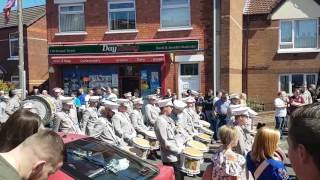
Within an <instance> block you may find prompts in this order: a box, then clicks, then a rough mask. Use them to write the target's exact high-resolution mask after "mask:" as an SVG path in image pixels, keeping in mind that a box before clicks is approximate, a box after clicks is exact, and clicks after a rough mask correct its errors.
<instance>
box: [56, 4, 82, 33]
mask: <svg viewBox="0 0 320 180" xmlns="http://www.w3.org/2000/svg"><path fill="white" fill-rule="evenodd" d="M59 13H60V14H59V16H60V17H59V29H60V32H83V31H85V16H84V4H73V5H60V6H59Z"/></svg>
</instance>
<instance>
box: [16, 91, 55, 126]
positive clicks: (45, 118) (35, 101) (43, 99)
mask: <svg viewBox="0 0 320 180" xmlns="http://www.w3.org/2000/svg"><path fill="white" fill-rule="evenodd" d="M25 103H32V105H33V108H32V110H34V111H35V113H37V114H38V115H39V116H40V117H41V120H42V123H43V125H44V126H47V125H50V124H51V122H52V119H53V117H54V114H55V113H56V104H55V102H54V99H53V98H51V97H47V96H42V95H40V96H29V97H27V98H26V99H25V100H23V101H22V103H21V104H22V105H23V104H25Z"/></svg>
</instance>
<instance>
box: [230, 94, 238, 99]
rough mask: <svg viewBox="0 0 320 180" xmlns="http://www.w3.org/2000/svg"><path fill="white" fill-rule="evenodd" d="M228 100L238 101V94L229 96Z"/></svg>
mask: <svg viewBox="0 0 320 180" xmlns="http://www.w3.org/2000/svg"><path fill="white" fill-rule="evenodd" d="M230 99H240V96H239V94H231V95H230Z"/></svg>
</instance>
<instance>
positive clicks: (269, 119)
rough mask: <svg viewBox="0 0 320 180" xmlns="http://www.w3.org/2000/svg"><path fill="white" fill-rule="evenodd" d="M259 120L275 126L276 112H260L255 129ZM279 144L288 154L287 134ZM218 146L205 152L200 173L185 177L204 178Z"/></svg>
mask: <svg viewBox="0 0 320 180" xmlns="http://www.w3.org/2000/svg"><path fill="white" fill-rule="evenodd" d="M259 122H260V123H265V124H266V126H268V127H272V128H274V127H275V120H274V112H273V111H268V112H262V113H259V115H258V116H257V117H256V118H255V119H254V129H255V127H256V125H257V124H258V123H259ZM279 146H280V147H281V149H282V150H284V152H285V153H286V154H287V152H288V143H287V136H286V135H284V136H283V138H282V139H281V142H280V145H279ZM216 148H217V145H215V144H213V145H210V151H209V152H208V153H205V154H204V162H203V163H202V164H201V167H200V170H201V172H200V174H198V175H195V176H192V177H189V176H187V175H186V176H185V177H184V179H185V180H198V179H202V175H203V173H204V171H205V170H206V168H207V166H208V165H209V164H210V163H211V156H212V151H213V150H214V149H216ZM157 153H158V154H159V155H160V152H157ZM147 161H148V162H150V163H152V164H159V163H161V160H160V159H157V160H149V159H148V160H147ZM286 164H287V165H286V166H287V170H288V173H289V175H290V177H291V179H297V178H296V176H295V174H294V171H293V169H292V168H291V165H290V162H289V160H288V162H287V163H286Z"/></svg>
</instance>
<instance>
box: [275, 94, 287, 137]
mask: <svg viewBox="0 0 320 180" xmlns="http://www.w3.org/2000/svg"><path fill="white" fill-rule="evenodd" d="M287 103H288V98H287V93H286V92H285V91H280V92H278V97H277V98H276V99H275V100H274V106H275V120H276V127H275V128H276V129H278V130H279V131H280V134H281V136H282V130H283V128H284V125H285V123H286V121H287V119H286V117H287V107H288V105H287Z"/></svg>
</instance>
